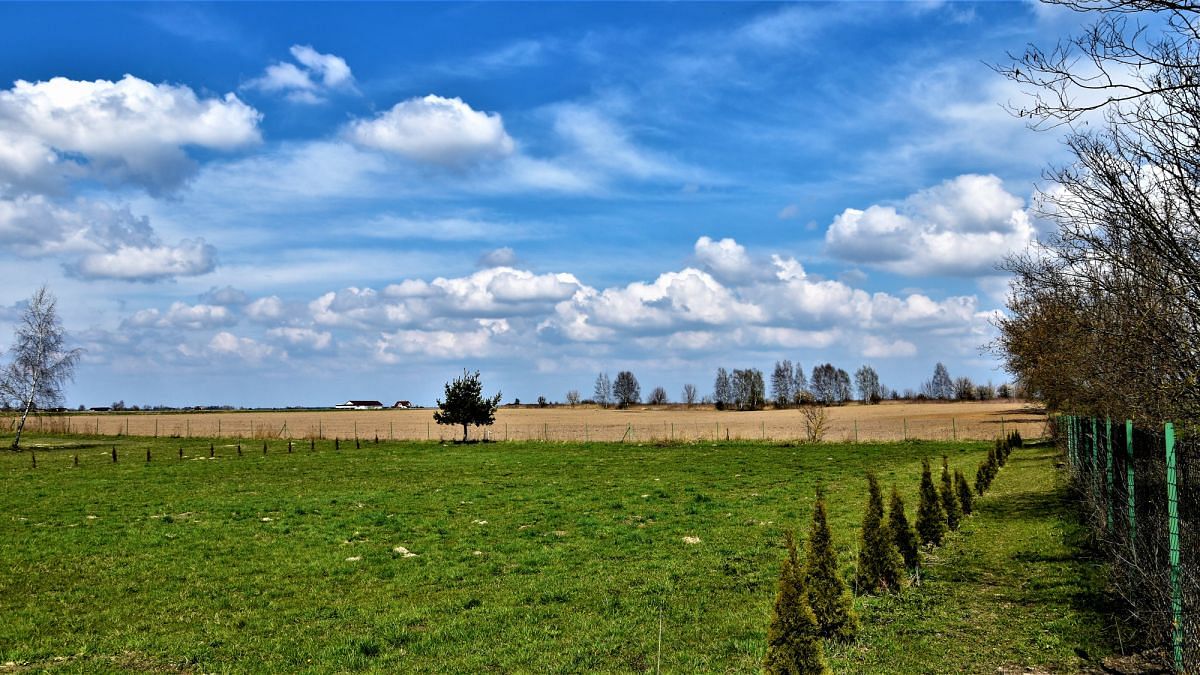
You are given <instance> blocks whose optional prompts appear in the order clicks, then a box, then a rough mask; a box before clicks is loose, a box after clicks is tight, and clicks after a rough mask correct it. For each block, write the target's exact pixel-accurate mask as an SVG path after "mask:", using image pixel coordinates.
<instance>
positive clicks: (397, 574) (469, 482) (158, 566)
mask: <svg viewBox="0 0 1200 675" xmlns="http://www.w3.org/2000/svg"><path fill="white" fill-rule="evenodd" d="M26 443H28V444H29V446H30V447H34V448H35V449H36V455H31V453H29V452H23V453H7V452H6V453H3V454H2V455H0V559H3V560H4V564H3V565H2V566H0V616H3V617H4V620H3V621H0V664H3V665H2V666H0V671H14V670H15V671H19V670H39V671H40V670H51V671H63V672H77V671H95V670H117V671H148V670H180V671H187V672H192V671H194V672H263V671H270V672H333V671H351V670H365V671H376V672H396V671H404V672H461V673H479V672H532V671H543V672H654V671H655V669H656V668H661V671H662V672H756V671H757V670H758V668H759V665H760V664H761V662H762V657H763V654H764V651H765V635H766V627H767V621H768V618H769V615H770V608H771V604H772V602H773V599H774V593H775V588H776V582H777V576H778V569H779V563H780V561H781V559H782V555H783V547H782V533H783V531H784V530H785V529H787V528H793V529H796V530H797V531H798V533H799V534H800V535H801V537H802V538H803V537H804V536H805V534H806V532H807V527H808V524H809V519H810V517H811V507H812V503H813V500H814V494H815V491H816V489H817V487H818V486H819V485H820V486H824V488H825V489H826V490H827V493H828V503H829V509H830V517H831V523H832V525H833V528H834V533H835V537H836V541H837V544H838V550H839V556H840V562H841V565H842V568H843V571H845V572H846V573H847V574H848V575H849V573H851V572H852V570H853V568H854V563H855V551H856V538H857V531H858V527H859V523H860V521H861V518H862V513H863V510H864V506H865V481H864V480H863V477H864V475H865V472H866V471H867V470H873V471H875V472H876V473H877V474H878V475H879V476H880V478H881V480H882V482H883V484H884V487H885V489H888V488H889V486H890V485H891V484H892V483H895V484H896V485H898V486H899V488H900V490H901V492H902V493H903V494H904V496H905V497H906V501H907V504H908V507H909V515H910V518H912V517H914V512H915V508H916V489H917V485H918V478H919V472H920V461H921V459H922V458H924V457H929V458H938V457H940V456H941V455H943V454H945V455H948V456H949V458H950V462H951V465H952V467H955V468H962V469H963V470H964V471H967V470H969V471H970V472H972V473H973V471H974V467H975V466H976V465H977V464H978V463H979V462H980V461H981V460H982V459H983V458H984V457H985V455H986V451H987V444H984V443H978V442H975V443H964V442H960V443H936V442H909V443H887V444H854V445H851V444H799V445H797V444H773V443H762V442H729V443H725V442H718V443H711V442H705V443H689V444H670V443H659V444H653V443H624V444H611V443H589V444H583V443H544V442H512V443H489V444H470V445H454V444H441V443H437V442H430V443H416V442H404V443H399V442H397V443H389V442H386V441H385V442H381V443H378V444H376V443H374V442H369V443H363V444H361V447H357V448H356V447H354V444H353V443H346V442H343V443H341V444H339V445H340V449H339V450H335V449H334V447H333V443H332V442H329V441H324V442H315V443H314V444H315V448H310V445H309V443H307V442H305V443H299V444H296V445H295V446H294V447H293V449H292V451H291V452H288V449H287V444H286V443H282V442H278V441H270V442H268V447H267V451H266V453H265V454H264V452H263V443H264V441H261V440H257V441H253V442H247V441H242V442H241V443H242V445H241V454H240V455H239V453H238V445H237V444H238V441H234V440H229V439H225V440H213V439H196V438H193V439H169V438H158V439H144V438H129V437H123V438H120V439H115V440H114V439H106V438H89V437H51V436H32V437H28V438H27V439H26ZM210 443H211V445H212V454H213V457H212V458H210V456H209V455H210ZM114 447H115V448H116V451H117V455H118V459H117V461H116V462H115V463H114V462H113V461H112V455H111V453H112V449H113V448H114ZM180 450H182V454H183V458H182V459H181V458H180V456H179V455H180ZM147 451H149V452H150V461H147V459H146V452H147ZM35 457H36V463H37V466H36V468H34V466H33V460H34V458H35ZM76 457H78V465H76ZM1055 461H1056V454H1055V451H1054V450H1053V449H1052V448H1048V447H1035V448H1025V449H1018V450H1016V451H1015V452H1014V453H1013V455H1012V457H1011V458H1010V460H1009V463H1008V465H1007V466H1006V467H1005V468H1004V469H1003V470H1002V471H1001V473H1000V476H999V477H998V478H997V480H996V483H995V484H994V485H993V487H992V490H991V491H990V492H989V493H988V494H987V496H985V497H984V498H983V499H982V500H981V501H980V502H979V503H978V506H977V514H976V515H975V516H974V517H972V518H971V519H969V520H968V521H967V523H966V524H965V525H964V526H963V528H962V530H960V532H959V533H957V534H955V535H953V536H952V537H951V538H950V539H949V541H948V542H947V543H946V544H945V545H944V546H943V547H941V548H940V549H938V550H937V551H936V552H935V553H934V554H932V555H930V556H929V558H928V564H927V566H926V568H925V569H924V571H923V574H922V579H921V583H920V585H919V586H915V587H912V588H910V589H908V590H907V591H906V592H905V593H904V594H903V595H899V596H889V597H881V598H875V597H861V598H858V599H857V601H856V605H857V607H858V610H859V612H860V614H861V616H862V618H863V631H862V633H861V635H860V637H859V639H858V640H857V641H856V642H854V643H852V644H849V645H837V646H831V647H830V648H829V655H830V660H831V665H832V666H833V669H834V671H835V672H867V673H897V672H926V673H928V672H936V673H942V672H945V673H950V672H955V673H958V672H979V673H984V672H988V673H994V672H996V669H997V668H999V667H1014V668H1022V667H1042V668H1049V669H1056V670H1076V669H1078V668H1079V667H1080V665H1081V664H1082V663H1084V662H1085V661H1088V660H1092V659H1095V658H1097V657H1100V656H1103V655H1104V654H1107V653H1109V652H1110V651H1112V650H1113V649H1115V646H1114V645H1112V644H1110V643H1109V642H1108V640H1110V639H1111V638H1110V637H1108V635H1109V633H1110V632H1111V631H1108V630H1107V627H1106V626H1105V624H1104V621H1105V619H1104V618H1103V616H1102V614H1101V612H1102V610H1103V607H1102V605H1103V597H1102V595H1101V589H1102V587H1103V572H1102V568H1101V567H1100V566H1098V565H1096V564H1094V563H1093V562H1091V561H1090V559H1088V558H1087V556H1086V555H1082V554H1081V552H1080V548H1079V545H1080V541H1079V538H1080V536H1081V532H1082V529H1081V527H1080V526H1079V525H1078V524H1077V523H1076V522H1075V520H1074V518H1073V517H1072V516H1071V515H1070V513H1069V507H1068V505H1067V501H1066V494H1065V490H1064V488H1063V486H1062V485H1061V483H1060V482H1059V477H1058V473H1057V471H1056V470H1055V468H1054V463H1055ZM660 640H661V643H660ZM660 644H661V646H660ZM1081 655H1082V656H1081ZM1016 672H1020V671H1019V670H1018V671H1016Z"/></svg>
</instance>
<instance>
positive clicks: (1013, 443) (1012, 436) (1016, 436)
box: [1008, 429, 1025, 448]
mask: <svg viewBox="0 0 1200 675" xmlns="http://www.w3.org/2000/svg"><path fill="white" fill-rule="evenodd" d="M1008 447H1009V448H1023V447H1025V440H1024V439H1022V438H1021V432H1020V431H1017V430H1016V429H1013V430H1012V431H1011V432H1009V434H1008Z"/></svg>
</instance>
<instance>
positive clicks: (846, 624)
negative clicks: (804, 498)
mask: <svg viewBox="0 0 1200 675" xmlns="http://www.w3.org/2000/svg"><path fill="white" fill-rule="evenodd" d="M806 553H807V559H806V560H805V561H804V576H805V579H804V581H805V583H806V584H807V585H808V604H809V605H810V606H811V607H812V610H813V614H815V615H816V617H817V625H818V626H819V627H820V632H821V637H824V638H826V639H832V640H839V641H843V642H848V641H850V640H853V639H854V636H855V634H857V633H858V615H857V614H855V613H854V599H853V598H852V597H850V591H849V589H847V588H846V580H845V579H843V578H842V575H841V573H840V572H838V565H837V551H835V550H834V548H833V533H832V532H831V531H830V530H829V516H828V514H827V513H826V510H825V496H824V495H823V494H821V492H820V491H818V493H817V503H816V505H815V506H814V507H813V522H812V530H811V532H809V535H808V548H807V551H806Z"/></svg>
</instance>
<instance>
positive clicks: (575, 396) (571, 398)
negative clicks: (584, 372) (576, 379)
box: [567, 389, 580, 408]
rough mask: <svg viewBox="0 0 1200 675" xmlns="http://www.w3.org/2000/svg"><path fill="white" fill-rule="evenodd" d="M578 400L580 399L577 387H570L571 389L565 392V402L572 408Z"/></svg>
mask: <svg viewBox="0 0 1200 675" xmlns="http://www.w3.org/2000/svg"><path fill="white" fill-rule="evenodd" d="M579 400H580V397H579V390H578V389H572V390H571V391H568V392H567V404H568V405H570V406H571V407H572V408H574V407H575V406H576V405H578V404H579Z"/></svg>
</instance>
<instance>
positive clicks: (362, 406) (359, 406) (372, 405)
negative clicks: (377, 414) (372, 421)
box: [333, 400, 383, 410]
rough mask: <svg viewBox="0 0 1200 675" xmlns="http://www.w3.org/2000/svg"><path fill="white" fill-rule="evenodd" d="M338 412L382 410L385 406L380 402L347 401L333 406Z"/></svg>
mask: <svg viewBox="0 0 1200 675" xmlns="http://www.w3.org/2000/svg"><path fill="white" fill-rule="evenodd" d="M333 407H334V408H336V409H337V410H381V409H382V408H383V404H382V403H380V402H379V401H353V400H351V401H346V402H345V403H339V404H337V405H335V406H333Z"/></svg>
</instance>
